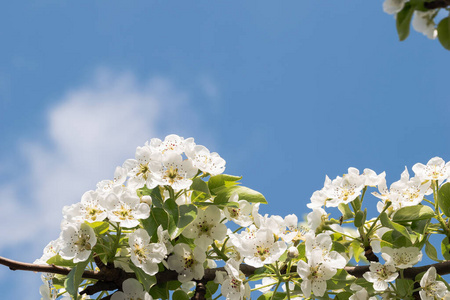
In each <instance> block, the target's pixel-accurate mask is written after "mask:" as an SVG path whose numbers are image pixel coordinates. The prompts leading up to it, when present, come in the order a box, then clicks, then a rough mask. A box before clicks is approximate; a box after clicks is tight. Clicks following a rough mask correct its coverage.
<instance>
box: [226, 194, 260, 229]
mask: <svg viewBox="0 0 450 300" xmlns="http://www.w3.org/2000/svg"><path fill="white" fill-rule="evenodd" d="M228 202H236V203H237V204H238V207H232V206H226V207H225V208H224V209H223V212H224V214H225V216H226V217H227V219H228V220H231V221H233V222H234V223H236V224H238V225H239V226H242V227H247V226H250V224H252V223H253V219H252V217H251V214H252V210H253V204H250V203H249V202H248V201H247V200H239V195H238V193H233V194H232V195H231V197H230V198H229V199H228Z"/></svg>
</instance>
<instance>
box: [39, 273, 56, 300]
mask: <svg viewBox="0 0 450 300" xmlns="http://www.w3.org/2000/svg"><path fill="white" fill-rule="evenodd" d="M41 280H42V282H43V284H42V285H41V286H40V287H39V294H40V295H41V296H42V298H41V300H54V299H56V298H57V297H58V293H57V291H56V289H55V287H54V286H53V283H52V281H51V280H48V278H47V277H46V276H44V275H41Z"/></svg>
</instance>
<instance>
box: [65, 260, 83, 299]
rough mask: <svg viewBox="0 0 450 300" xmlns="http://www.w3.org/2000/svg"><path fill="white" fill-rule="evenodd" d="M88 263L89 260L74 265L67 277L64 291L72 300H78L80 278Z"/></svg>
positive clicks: (81, 279)
mask: <svg viewBox="0 0 450 300" xmlns="http://www.w3.org/2000/svg"><path fill="white" fill-rule="evenodd" d="M88 263H89V259H87V260H85V261H82V262H79V263H78V264H76V265H75V267H73V268H72V270H71V271H70V273H69V274H68V275H67V279H66V281H65V282H64V287H65V289H66V291H67V292H68V293H69V294H70V295H71V296H72V297H73V298H74V300H78V287H79V286H80V284H81V282H82V281H83V278H82V276H83V273H84V269H85V268H86V266H87V265H88Z"/></svg>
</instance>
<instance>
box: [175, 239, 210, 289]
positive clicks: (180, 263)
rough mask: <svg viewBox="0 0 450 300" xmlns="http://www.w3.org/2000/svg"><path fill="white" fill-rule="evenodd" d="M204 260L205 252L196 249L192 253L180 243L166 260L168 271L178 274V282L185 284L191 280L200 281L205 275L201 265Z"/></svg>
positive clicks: (187, 246)
mask: <svg viewBox="0 0 450 300" xmlns="http://www.w3.org/2000/svg"><path fill="white" fill-rule="evenodd" d="M205 260H206V254H205V251H204V250H203V249H201V248H199V247H196V248H195V249H194V251H192V250H191V248H190V247H189V245H187V244H184V243H180V244H176V245H175V246H174V247H173V254H172V255H170V256H169V258H168V259H167V265H168V267H169V269H171V270H175V271H176V272H177V273H178V281H180V282H182V283H183V282H187V281H190V280H192V279H198V280H200V279H202V277H203V275H204V274H205V269H204V268H203V263H204V262H205Z"/></svg>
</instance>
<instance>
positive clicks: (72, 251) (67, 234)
mask: <svg viewBox="0 0 450 300" xmlns="http://www.w3.org/2000/svg"><path fill="white" fill-rule="evenodd" d="M60 239H61V241H62V242H61V250H60V251H59V255H61V257H62V258H63V259H68V260H69V259H73V262H74V263H78V262H80V261H85V260H86V259H88V258H89V255H90V254H91V251H92V248H93V247H94V245H95V244H96V242H97V238H96V237H95V232H94V230H93V229H92V228H91V227H90V226H89V225H87V224H86V223H81V224H69V225H67V226H66V227H65V228H63V230H62V232H61V235H60Z"/></svg>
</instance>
